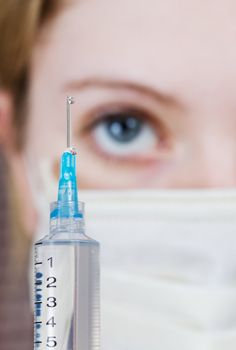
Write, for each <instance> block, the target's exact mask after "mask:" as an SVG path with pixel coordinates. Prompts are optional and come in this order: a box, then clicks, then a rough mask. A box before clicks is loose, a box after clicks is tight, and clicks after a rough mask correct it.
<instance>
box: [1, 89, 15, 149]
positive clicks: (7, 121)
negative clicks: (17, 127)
mask: <svg viewBox="0 0 236 350" xmlns="http://www.w3.org/2000/svg"><path fill="white" fill-rule="evenodd" d="M14 144H15V135H14V126H13V98H12V96H11V94H10V93H9V92H7V91H4V90H0V147H1V149H3V151H6V152H9V151H12V150H13V148H14Z"/></svg>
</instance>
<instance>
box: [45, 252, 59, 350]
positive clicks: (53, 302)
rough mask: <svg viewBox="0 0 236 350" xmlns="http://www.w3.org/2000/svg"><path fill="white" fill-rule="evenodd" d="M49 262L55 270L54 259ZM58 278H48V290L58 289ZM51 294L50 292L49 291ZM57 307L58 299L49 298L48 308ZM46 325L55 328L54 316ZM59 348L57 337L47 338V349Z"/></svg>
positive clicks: (49, 259)
mask: <svg viewBox="0 0 236 350" xmlns="http://www.w3.org/2000/svg"><path fill="white" fill-rule="evenodd" d="M47 260H48V262H49V267H50V268H53V259H52V257H50V258H48V259H47ZM56 281H57V279H56V277H54V276H49V277H48V278H47V282H48V284H47V285H46V288H56V287H57V286H56ZM49 294H50V291H49ZM56 306H57V299H56V297H54V296H50V295H49V296H48V298H47V307H48V308H54V307H56ZM46 325H47V326H49V327H55V326H56V322H55V318H54V316H52V317H50V318H49V320H48V321H47V322H46ZM56 346H57V341H56V336H49V337H47V347H48V348H55V347H56Z"/></svg>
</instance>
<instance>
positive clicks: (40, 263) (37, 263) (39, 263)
mask: <svg viewBox="0 0 236 350" xmlns="http://www.w3.org/2000/svg"><path fill="white" fill-rule="evenodd" d="M34 265H42V261H39V262H36V263H35V264H34Z"/></svg>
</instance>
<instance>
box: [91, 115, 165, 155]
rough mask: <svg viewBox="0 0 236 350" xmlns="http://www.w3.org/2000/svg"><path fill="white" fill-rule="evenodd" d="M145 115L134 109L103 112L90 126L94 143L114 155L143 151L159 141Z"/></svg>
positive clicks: (155, 131)
mask: <svg viewBox="0 0 236 350" xmlns="http://www.w3.org/2000/svg"><path fill="white" fill-rule="evenodd" d="M149 119H150V118H148V116H147V115H145V114H144V113H140V112H139V111H135V110H129V109H127V110H121V111H117V110H116V111H112V112H107V113H106V112H103V114H100V115H99V118H97V121H96V123H95V124H94V125H93V127H92V128H91V130H92V136H93V138H94V141H95V143H96V145H97V146H98V147H99V148H100V149H101V150H102V151H103V152H104V153H107V154H109V155H114V156H123V157H124V156H130V155H138V154H141V153H145V152H148V151H150V150H151V149H153V148H154V147H155V146H156V145H157V144H158V142H159V134H158V132H157V130H154V127H153V126H152V125H151V124H150V122H149Z"/></svg>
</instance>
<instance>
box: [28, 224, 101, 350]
mask: <svg viewBox="0 0 236 350" xmlns="http://www.w3.org/2000/svg"><path fill="white" fill-rule="evenodd" d="M34 264H35V298H34V302H35V311H34V349H35V350H46V349H50V348H52V349H58V350H59V349H60V350H99V349H100V286H99V284H100V277H99V274H100V268H99V243H98V242H97V241H95V240H93V239H91V238H89V237H87V236H85V235H84V234H81V233H80V232H71V231H70V232H66V231H65V232H60V233H58V234H53V236H51V237H50V236H46V237H45V238H44V239H42V240H40V241H38V242H37V243H36V244H35V259H34Z"/></svg>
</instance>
